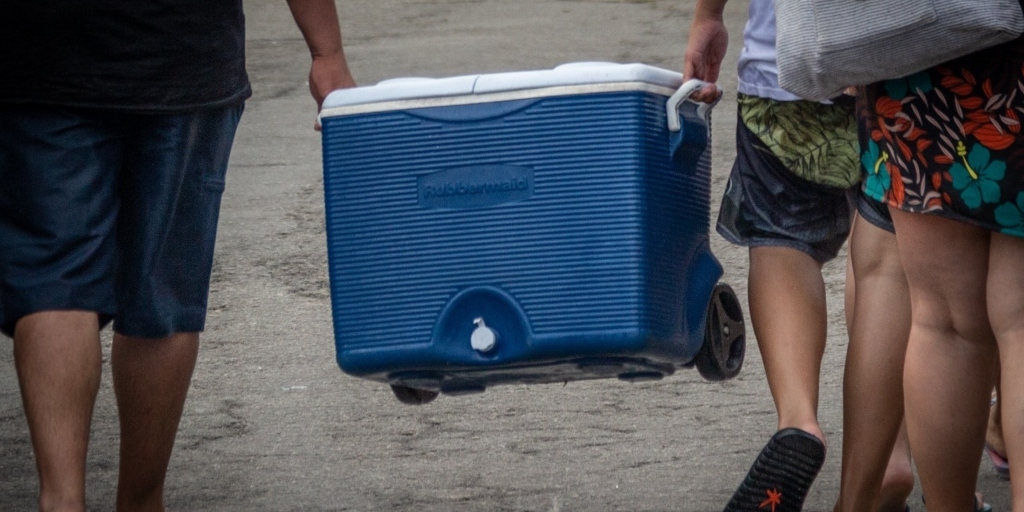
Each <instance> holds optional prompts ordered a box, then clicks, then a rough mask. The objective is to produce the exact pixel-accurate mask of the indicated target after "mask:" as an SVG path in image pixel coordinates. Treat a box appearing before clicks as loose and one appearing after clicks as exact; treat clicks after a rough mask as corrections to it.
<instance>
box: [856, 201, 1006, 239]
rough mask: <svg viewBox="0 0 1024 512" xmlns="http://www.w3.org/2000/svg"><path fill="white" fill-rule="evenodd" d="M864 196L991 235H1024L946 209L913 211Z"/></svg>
mask: <svg viewBox="0 0 1024 512" xmlns="http://www.w3.org/2000/svg"><path fill="white" fill-rule="evenodd" d="M865 195H867V196H868V197H869V198H871V199H874V200H875V201H878V202H880V203H882V204H884V205H886V206H889V207H892V208H895V209H897V210H899V211H902V212H907V213H916V214H921V215H934V216H936V217H942V218H944V219H949V220H954V221H957V222H962V223H964V224H968V225H971V226H974V227H978V228H981V229H984V230H986V231H991V232H992V233H999V234H1002V235H1006V236H1012V237H1016V238H1024V233H1020V234H1018V233H1015V232H1012V231H1006V230H1005V229H1004V228H1003V226H996V225H995V224H990V223H985V222H982V221H980V220H977V219H972V218H971V217H967V216H966V215H961V214H959V213H957V212H955V211H950V210H946V209H939V210H917V209H913V208H905V207H903V206H902V205H894V204H892V203H891V202H889V201H886V200H882V199H877V198H875V196H872V195H868V194H867V193H866V192H865Z"/></svg>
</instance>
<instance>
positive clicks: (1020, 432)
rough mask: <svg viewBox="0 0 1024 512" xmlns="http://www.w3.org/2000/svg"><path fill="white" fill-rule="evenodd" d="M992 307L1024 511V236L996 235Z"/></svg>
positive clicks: (1018, 504)
mask: <svg viewBox="0 0 1024 512" xmlns="http://www.w3.org/2000/svg"><path fill="white" fill-rule="evenodd" d="M989 261H990V267H989V281H988V299H989V301H988V310H989V318H990V319H991V322H992V328H993V330H994V331H995V336H996V339H997V340H998V342H999V363H1000V365H1001V371H1000V372H999V373H1000V375H999V378H1000V386H999V406H1000V407H1001V408H1002V429H1003V439H1004V441H1005V444H1006V450H1007V460H1008V461H1009V463H1010V488H1011V489H1012V496H1013V510H1024V478H1022V476H1021V475H1024V375H1022V374H1021V371H1020V370H1021V366H1022V365H1024V239H1022V238H1015V237H1010V236H1005V235H1001V234H998V233H996V234H993V235H992V252H991V259H990V260H989Z"/></svg>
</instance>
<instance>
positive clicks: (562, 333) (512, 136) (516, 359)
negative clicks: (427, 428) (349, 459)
mask: <svg viewBox="0 0 1024 512" xmlns="http://www.w3.org/2000/svg"><path fill="white" fill-rule="evenodd" d="M664 102H665V98H664V97H662V96H659V95H654V94H650V93H645V92H639V91H637V92H621V93H602V94H581V95H575V96H568V97H554V98H540V99H532V100H520V101H515V102H499V103H494V104H480V105H468V106H461V107H438V108H428V109H417V110H409V111H393V112H379V113H373V114H358V115H350V116H339V117H330V118H325V119H324V125H323V148H324V188H325V199H326V214H327V231H328V232H327V238H328V255H329V263H330V280H331V294H332V304H333V311H334V326H335V334H336V346H337V354H338V361H339V364H340V365H341V367H342V369H344V370H345V371H347V372H349V373H353V374H357V375H362V376H366V377H370V378H375V379H377V380H384V381H389V380H390V381H394V378H393V376H394V375H395V374H396V372H399V373H400V372H403V371H438V372H442V373H443V374H444V375H447V376H450V375H452V374H457V373H458V372H459V371H461V370H463V369H464V370H467V371H472V372H475V375H476V376H475V377H473V378H476V379H481V381H482V382H484V381H486V380H487V372H486V370H487V369H488V368H494V369H496V370H497V369H503V370H502V371H505V372H506V373H507V371H508V368H510V367H514V366H517V365H524V366H529V365H539V364H548V365H551V364H554V365H555V366H557V363H558V362H559V361H569V360H572V359H574V358H575V359H578V358H581V357H605V358H609V357H610V358H615V357H627V358H633V359H637V360H640V361H644V360H649V361H651V362H652V363H653V364H662V365H664V364H668V365H682V364H685V363H688V362H689V361H690V360H691V359H692V358H693V356H694V355H695V354H696V352H697V350H698V349H699V347H700V344H701V342H702V337H701V329H703V318H704V312H705V308H706V305H707V300H708V296H709V294H710V290H711V287H712V286H713V285H714V283H715V282H716V281H717V279H718V277H719V276H720V273H721V269H720V267H718V264H717V262H716V261H714V258H713V257H712V256H711V254H710V251H709V249H708V210H709V194H710V179H709V159H708V152H707V151H704V150H705V147H706V144H707V132H706V130H707V128H706V127H705V126H703V124H702V123H703V121H702V120H699V119H696V117H695V114H694V113H693V109H692V108H691V107H692V105H689V104H687V105H686V106H685V107H684V110H685V111H686V112H688V113H689V115H690V116H693V117H692V118H691V119H689V121H687V122H684V129H683V131H682V133H681V137H682V138H683V139H685V140H684V141H683V143H682V148H683V149H682V150H681V151H678V152H677V154H676V156H677V158H676V161H673V154H672V150H673V146H674V145H675V146H679V145H680V144H679V141H678V140H677V141H675V143H674V142H673V139H672V137H671V135H670V133H669V132H668V130H667V129H666V119H665V110H664V108H665V107H664ZM676 137H677V138H678V137H680V135H679V134H677V135H676ZM477 177H479V179H477ZM477 289H480V290H497V293H498V295H501V297H504V298H499V299H495V300H498V302H501V301H502V300H506V299H507V302H508V304H507V308H506V305H505V302H501V304H500V305H499V306H496V307H498V308H499V309H500V310H501V311H506V310H508V311H513V310H514V314H513V315H512V316H516V315H520V314H521V316H522V317H523V319H522V322H524V323H525V330H524V333H521V334H518V335H517V336H516V337H522V338H524V339H509V338H510V336H509V335H508V333H509V332H513V331H510V330H509V329H510V328H509V327H505V333H504V334H505V335H504V336H503V332H502V330H501V329H497V331H498V336H499V339H498V349H497V350H496V351H494V352H493V353H488V354H481V353H478V352H476V351H474V350H472V349H471V348H470V343H469V339H468V336H466V337H465V338H466V339H465V340H464V341H465V343H462V340H461V336H462V334H459V333H454V334H453V333H448V332H447V331H446V330H445V329H448V327H445V326H446V325H449V324H450V325H459V326H462V325H469V324H470V323H471V322H472V321H473V318H470V316H473V315H474V314H477V313H474V312H473V311H472V301H471V300H469V304H470V305H469V306H467V308H468V309H467V310H466V315H468V316H467V317H466V318H455V319H454V320H451V321H450V322H448V323H445V322H446V321H447V320H446V321H442V320H440V319H439V316H440V315H441V314H442V311H445V312H446V313H445V314H451V315H459V314H462V313H461V312H460V311H461V309H460V308H462V307H463V306H462V305H459V306H458V307H455V306H451V307H449V306H450V302H451V301H452V300H453V298H454V297H455V296H456V295H457V294H459V293H460V292H466V291H467V290H469V291H471V292H472V291H473V290H477ZM481 293H485V295H486V294H487V293H490V292H481ZM471 295H472V294H470V299H472V296H471ZM487 296H488V297H491V296H495V297H496V296H497V295H494V294H491V295H487ZM467 300H468V299H467ZM488 300H489V299H488ZM446 308H448V309H446ZM502 308H506V309H502ZM492 310H493V309H492ZM492 310H488V311H492ZM450 311H452V312H451V313H448V312H450ZM492 322H493V320H492V319H488V324H492ZM459 328H461V327H459ZM513 330H514V329H513ZM453 332H454V331H453ZM460 332H461V331H460ZM514 332H519V331H514ZM442 338H443V339H442ZM531 371H533V370H531ZM527 373H529V372H527ZM551 373H552V375H555V374H557V375H558V376H557V380H568V379H571V378H573V377H572V375H567V374H566V369H565V368H552V369H551ZM569 373H570V374H571V372H569ZM389 375H391V376H392V377H388V376H389ZM593 376H594V375H590V376H589V377H593ZM612 376H613V375H612ZM589 377H587V376H586V375H583V374H581V375H580V377H579V378H589ZM530 378H531V379H532V380H534V381H542V380H544V379H543V378H542V376H540V377H538V376H537V375H532V377H530ZM552 379H553V380H555V379H556V378H555V377H553V378H552ZM500 380H503V381H508V377H507V375H505V376H503V377H501V379H500Z"/></svg>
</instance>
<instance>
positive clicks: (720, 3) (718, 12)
mask: <svg viewBox="0 0 1024 512" xmlns="http://www.w3.org/2000/svg"><path fill="white" fill-rule="evenodd" d="M727 1H728V0H697V5H696V6H695V7H694V10H693V18H694V20H699V19H709V18H710V19H715V20H721V19H722V15H723V13H724V12H725V3H726V2H727Z"/></svg>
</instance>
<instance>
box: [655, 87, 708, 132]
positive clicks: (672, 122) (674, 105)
mask: <svg viewBox="0 0 1024 512" xmlns="http://www.w3.org/2000/svg"><path fill="white" fill-rule="evenodd" d="M706 85H710V84H708V83H707V82H705V81H703V80H698V79H696V78H691V79H689V80H687V81H686V82H685V83H684V84H683V85H682V86H680V87H679V90H677V91H676V92H675V94H673V95H672V96H671V97H669V99H668V101H667V102H666V103H665V111H666V113H667V114H668V115H667V117H668V129H669V131H672V132H678V131H679V130H680V129H681V128H682V123H681V121H680V120H679V105H680V104H682V103H683V102H684V101H686V100H687V99H689V98H690V95H692V94H693V93H695V92H697V91H699V90H700V89H702V88H704V86H706ZM721 98H722V95H721V94H719V95H718V97H717V98H715V101H714V102H712V103H701V104H700V105H699V106H698V107H697V114H699V115H700V116H701V117H706V116H707V115H708V114H709V113H710V112H711V108H712V107H714V106H715V105H717V104H718V100H720V99H721Z"/></svg>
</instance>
